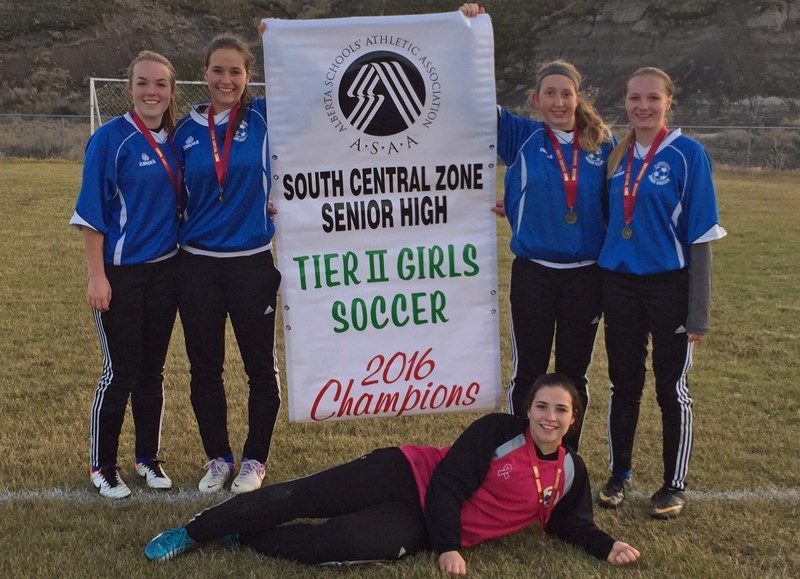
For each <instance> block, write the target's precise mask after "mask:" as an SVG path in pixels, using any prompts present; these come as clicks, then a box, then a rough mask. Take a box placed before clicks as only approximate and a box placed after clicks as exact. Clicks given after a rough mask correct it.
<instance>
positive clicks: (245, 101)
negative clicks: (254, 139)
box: [205, 32, 256, 132]
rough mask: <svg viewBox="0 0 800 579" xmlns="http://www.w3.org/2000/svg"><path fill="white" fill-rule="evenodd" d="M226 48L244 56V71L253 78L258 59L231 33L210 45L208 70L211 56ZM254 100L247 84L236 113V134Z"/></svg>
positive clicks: (216, 39)
mask: <svg viewBox="0 0 800 579" xmlns="http://www.w3.org/2000/svg"><path fill="white" fill-rule="evenodd" d="M225 48H229V49H232V50H235V51H236V52H238V53H239V54H241V55H242V57H243V58H244V71H245V73H247V76H248V77H250V76H251V73H250V71H251V69H252V68H253V64H254V63H255V61H256V57H255V56H253V53H252V51H251V50H250V48H248V46H247V44H246V43H245V41H244V40H242V39H241V37H239V36H236V35H235V34H232V33H230V32H224V33H222V34H220V35H218V36H215V37H214V38H213V39H212V40H211V43H210V44H209V45H208V50H206V64H205V66H206V68H208V63H209V61H210V60H211V55H212V54H214V53H215V52H216V51H217V50H222V49H225ZM252 100H253V95H252V93H251V92H250V87H249V85H248V84H247V83H245V85H244V91H243V92H242V96H241V98H240V99H239V110H238V112H237V113H236V118H235V119H233V125H232V126H233V131H234V132H236V131H237V130H239V126H240V125H241V124H242V119H243V118H244V113H245V109H246V108H247V105H249V104H250V101H252Z"/></svg>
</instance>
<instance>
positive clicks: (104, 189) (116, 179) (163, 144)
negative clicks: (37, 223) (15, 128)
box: [70, 113, 178, 265]
mask: <svg viewBox="0 0 800 579" xmlns="http://www.w3.org/2000/svg"><path fill="white" fill-rule="evenodd" d="M152 134H153V136H154V138H155V140H156V142H158V143H159V145H160V149H161V151H162V152H163V153H164V156H165V158H166V159H167V162H168V163H169V165H170V167H171V169H172V172H173V175H174V176H176V175H177V174H178V165H177V161H176V158H175V155H174V153H173V148H172V147H171V145H170V143H169V140H168V138H167V132H166V131H165V130H162V131H160V132H152ZM177 213H178V211H177V196H176V193H175V190H174V188H173V185H172V181H171V180H170V175H169V174H168V173H167V171H166V169H165V168H164V166H163V165H162V163H161V161H160V160H159V157H158V155H157V154H156V152H155V151H154V150H153V148H152V147H151V146H150V144H149V143H148V142H147V139H146V138H145V136H144V135H143V134H142V133H141V132H139V129H137V128H136V125H135V124H134V122H133V119H132V118H131V116H130V114H128V113H126V114H125V115H123V116H120V117H116V118H114V119H112V120H110V121H109V122H107V123H106V124H104V125H102V126H101V127H100V128H99V129H97V131H96V132H95V134H94V135H92V137H91V138H90V139H89V142H88V144H87V145H86V157H85V160H84V164H83V182H82V184H81V190H80V193H79V195H78V201H77V203H76V205H75V213H74V214H73V216H72V219H70V224H72V225H75V226H78V227H91V228H92V229H95V230H96V231H98V232H100V233H102V234H103V235H104V236H105V238H104V241H103V260H104V262H105V263H106V264H110V265H134V264H139V263H145V262H148V261H154V260H157V259H159V258H162V257H165V256H167V255H169V254H170V253H172V252H174V251H175V250H176V248H177V241H178V216H177Z"/></svg>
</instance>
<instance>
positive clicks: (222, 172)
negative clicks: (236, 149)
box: [208, 103, 239, 200]
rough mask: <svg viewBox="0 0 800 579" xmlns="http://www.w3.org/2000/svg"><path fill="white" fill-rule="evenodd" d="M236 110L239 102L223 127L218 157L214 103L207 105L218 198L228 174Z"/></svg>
mask: <svg viewBox="0 0 800 579" xmlns="http://www.w3.org/2000/svg"><path fill="white" fill-rule="evenodd" d="M238 111H239V103H236V104H235V105H233V107H232V108H231V112H230V115H229V116H228V127H227V128H226V129H225V141H224V142H223V144H222V156H221V157H220V154H219V143H218V141H217V131H216V127H215V125H214V105H208V136H209V138H210V139H211V154H212V155H213V156H214V169H216V171H217V181H218V182H219V192H220V200H222V189H223V187H224V186H225V177H226V176H227V174H228V159H230V156H231V146H232V145H233V122H234V120H235V119H236V113H237V112H238Z"/></svg>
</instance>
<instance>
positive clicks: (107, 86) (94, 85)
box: [89, 78, 264, 134]
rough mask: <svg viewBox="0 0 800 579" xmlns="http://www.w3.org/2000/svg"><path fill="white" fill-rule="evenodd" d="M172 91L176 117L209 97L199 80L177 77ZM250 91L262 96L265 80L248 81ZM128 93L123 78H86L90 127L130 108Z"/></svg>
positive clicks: (93, 128) (255, 95)
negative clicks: (259, 81) (174, 89)
mask: <svg viewBox="0 0 800 579" xmlns="http://www.w3.org/2000/svg"><path fill="white" fill-rule="evenodd" d="M177 85H178V87H177V90H176V91H175V104H176V105H177V107H178V118H180V117H182V116H183V115H185V114H187V113H188V112H189V111H190V110H191V108H192V104H193V103H204V102H208V101H209V100H210V99H211V96H210V95H209V93H208V85H207V84H206V83H205V82H204V81H201V80H196V81H192V80H179V81H178V82H177ZM248 86H249V88H250V93H251V94H252V95H253V97H254V98H259V97H263V96H264V83H263V82H261V83H257V82H254V83H250V84H249V85H248ZM131 106H132V103H131V96H130V91H129V89H128V81H127V80H126V79H123V78H90V79H89V110H90V112H89V123H90V127H89V131H90V134H93V133H94V131H95V130H96V129H97V127H99V126H100V125H102V124H103V123H104V122H106V121H108V120H109V119H113V118H114V117H117V116H119V115H121V114H123V113H126V112H127V111H129V110H131Z"/></svg>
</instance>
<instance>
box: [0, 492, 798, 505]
mask: <svg viewBox="0 0 800 579" xmlns="http://www.w3.org/2000/svg"><path fill="white" fill-rule="evenodd" d="M132 490H133V494H132V495H131V496H130V497H128V498H127V499H124V500H122V501H119V504H126V503H131V502H141V503H143V502H152V501H162V502H169V503H183V502H197V501H208V502H214V503H216V502H219V501H221V500H224V499H229V498H231V497H232V496H234V495H233V493H230V492H227V491H225V492H221V493H215V494H205V493H201V492H200V491H198V490H195V489H192V490H188V489H178V490H171V491H154V490H149V489H132ZM686 494H687V497H688V499H689V501H693V502H694V501H770V502H780V503H800V489H740V490H732V491H700V490H689V491H687V493H686ZM628 496H629V497H632V498H636V499H649V498H650V493H645V492H643V491H634V490H630V491H628ZM11 501H69V502H81V503H93V502H97V503H106V504H109V503H116V502H117V501H111V500H109V499H106V498H103V497H101V496H100V495H99V494H98V493H97V491H95V490H89V489H85V490H64V489H41V490H13V491H12V490H8V489H0V504H2V503H5V502H11Z"/></svg>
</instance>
